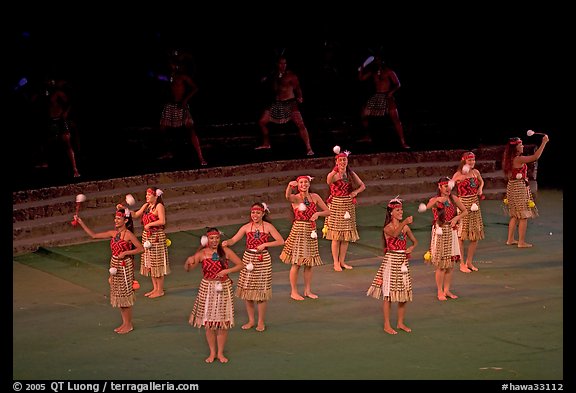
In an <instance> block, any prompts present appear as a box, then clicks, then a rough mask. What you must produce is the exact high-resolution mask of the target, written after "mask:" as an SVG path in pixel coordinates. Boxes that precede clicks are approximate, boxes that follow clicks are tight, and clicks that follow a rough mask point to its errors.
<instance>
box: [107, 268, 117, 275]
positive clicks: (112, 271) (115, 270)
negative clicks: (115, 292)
mask: <svg viewBox="0 0 576 393" xmlns="http://www.w3.org/2000/svg"><path fill="white" fill-rule="evenodd" d="M108 271H109V272H110V274H111V275H115V274H116V273H117V272H118V269H116V268H115V267H111V268H110V269H108Z"/></svg>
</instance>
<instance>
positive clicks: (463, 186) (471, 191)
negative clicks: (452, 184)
mask: <svg viewBox="0 0 576 393" xmlns="http://www.w3.org/2000/svg"><path fill="white" fill-rule="evenodd" d="M478 187H480V183H479V182H478V179H477V178H476V177H468V178H466V179H464V180H460V181H458V182H457V183H456V189H457V190H458V196H471V195H477V194H478Z"/></svg>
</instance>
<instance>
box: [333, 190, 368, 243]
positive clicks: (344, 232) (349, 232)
mask: <svg viewBox="0 0 576 393" xmlns="http://www.w3.org/2000/svg"><path fill="white" fill-rule="evenodd" d="M329 207H330V215H329V216H328V217H326V227H327V229H328V231H327V232H326V239H328V240H342V241H346V242H355V241H356V240H358V239H360V236H358V230H357V229H356V205H355V204H354V203H352V197H350V196H344V197H333V198H332V201H331V202H330V205H329ZM346 213H348V214H349V215H350V217H349V218H345V216H348V214H346Z"/></svg>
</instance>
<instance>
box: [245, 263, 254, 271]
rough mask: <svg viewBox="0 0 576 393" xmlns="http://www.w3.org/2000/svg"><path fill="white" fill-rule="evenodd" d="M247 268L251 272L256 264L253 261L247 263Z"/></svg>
mask: <svg viewBox="0 0 576 393" xmlns="http://www.w3.org/2000/svg"><path fill="white" fill-rule="evenodd" d="M246 270H248V271H249V272H251V271H252V270H254V264H253V263H252V262H249V263H248V264H247V265H246Z"/></svg>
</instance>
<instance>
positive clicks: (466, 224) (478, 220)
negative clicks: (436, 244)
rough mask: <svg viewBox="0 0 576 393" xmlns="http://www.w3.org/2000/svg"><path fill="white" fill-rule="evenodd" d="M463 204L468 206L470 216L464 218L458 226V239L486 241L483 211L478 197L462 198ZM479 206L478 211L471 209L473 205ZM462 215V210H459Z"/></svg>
mask: <svg viewBox="0 0 576 393" xmlns="http://www.w3.org/2000/svg"><path fill="white" fill-rule="evenodd" d="M460 200H461V201H462V204H463V205H464V206H466V210H468V214H467V215H465V216H464V217H462V219H461V220H460V224H459V225H458V237H459V238H460V239H462V240H472V241H476V240H482V239H484V222H483V221H482V210H481V209H480V202H479V198H478V195H468V196H461V197H460ZM474 203H475V204H476V206H478V210H476V211H472V210H470V207H471V206H472V205H473V204H474ZM458 214H460V209H458Z"/></svg>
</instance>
